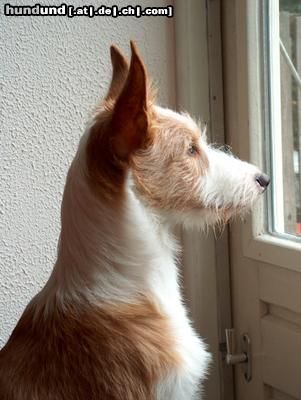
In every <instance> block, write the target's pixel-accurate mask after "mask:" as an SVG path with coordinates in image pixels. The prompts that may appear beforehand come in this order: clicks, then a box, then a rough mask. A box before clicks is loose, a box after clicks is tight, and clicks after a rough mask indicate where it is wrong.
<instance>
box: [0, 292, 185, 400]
mask: <svg viewBox="0 0 301 400" xmlns="http://www.w3.org/2000/svg"><path fill="white" fill-rule="evenodd" d="M179 362H180V360H179V355H178V354H177V353H176V351H175V343H174V339H173V337H172V334H171V328H170V326H169V323H168V321H167V319H166V317H164V316H163V315H162V314H160V312H159V311H158V310H157V309H156V307H155V306H154V305H153V304H151V303H150V302H149V301H147V300H145V301H143V302H142V301H141V302H140V304H124V305H118V307H117V306H113V305H107V306H105V305H102V306H98V307H97V306H91V305H88V304H86V305H85V306H81V307H80V308H77V307H68V308H67V309H65V310H64V311H60V310H59V309H56V310H54V311H53V312H52V313H51V314H50V315H48V316H45V315H42V314H41V315H40V316H39V315H35V309H34V306H33V305H30V306H29V307H27V309H26V310H25V312H24V314H23V316H22V317H21V319H20V321H19V323H18V325H17V326H16V328H15V330H14V331H13V334H12V336H11V338H10V340H9V341H8V343H7V344H6V346H5V347H4V349H2V351H1V352H0V399H1V400H35V399H36V400H43V399H52V400H57V399H58V400H62V399H64V400H82V399H89V400H99V399H110V400H124V399H127V400H137V399H139V400H149V399H152V398H154V393H153V390H154V387H155V383H156V382H157V381H159V380H160V379H161V378H162V377H164V375H165V374H166V372H167V371H168V370H170V369H174V368H176V367H177V364H178V363H179Z"/></svg>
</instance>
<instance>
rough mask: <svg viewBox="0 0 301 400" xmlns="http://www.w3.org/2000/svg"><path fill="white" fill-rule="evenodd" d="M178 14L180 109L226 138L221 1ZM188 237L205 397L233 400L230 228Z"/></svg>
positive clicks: (188, 279)
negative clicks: (226, 355)
mask: <svg viewBox="0 0 301 400" xmlns="http://www.w3.org/2000/svg"><path fill="white" fill-rule="evenodd" d="M175 14H176V15H175V34H176V71H177V79H176V84H177V100H178V101H177V102H178V108H179V109H180V110H187V111H189V112H190V113H191V114H192V115H193V116H194V117H196V118H200V119H201V121H202V122H205V123H207V124H208V127H209V133H211V135H210V136H211V140H213V141H215V142H219V143H224V128H223V121H224V117H223V96H222V92H223V82H222V61H221V60H222V52H221V30H220V29H221V25H220V0H212V1H210V2H209V3H208V2H207V1H206V0H189V1H187V2H183V1H182V0H176V1H175ZM182 239H183V245H184V253H183V277H184V291H185V295H186V298H187V302H188V304H189V308H190V311H191V314H192V317H193V320H194V323H195V325H196V328H197V330H198V332H200V334H201V335H202V336H203V337H205V338H207V343H208V344H209V348H210V351H211V352H212V353H213V365H212V367H211V370H210V374H209V378H208V381H207V383H206V385H205V397H206V398H207V399H214V400H232V399H233V376H232V370H231V368H228V367H225V364H224V362H223V360H222V357H221V353H220V351H219V343H220V342H222V341H224V340H225V339H224V329H225V328H226V327H230V326H231V306H230V283H229V282H230V278H229V263H228V261H229V257H228V239H227V232H225V234H224V235H223V236H222V237H221V238H220V239H219V240H218V241H216V240H215V237H214V235H213V234H212V233H209V234H208V235H207V234H200V233H199V232H183V234H182Z"/></svg>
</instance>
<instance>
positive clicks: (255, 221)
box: [237, 0, 301, 272]
mask: <svg viewBox="0 0 301 400" xmlns="http://www.w3.org/2000/svg"><path fill="white" fill-rule="evenodd" d="M244 3H245V4H244V6H243V7H242V8H241V12H242V16H241V20H240V24H242V23H245V26H246V32H245V33H246V38H245V41H244V39H243V38H241V39H240V40H238V44H237V51H238V57H240V58H242V57H245V65H244V68H241V71H239V73H238V80H239V82H240V83H241V84H238V87H239V88H240V89H239V90H238V92H239V93H238V98H239V101H238V102H237V107H238V114H239V116H238V125H239V131H241V130H247V131H248V133H249V135H248V137H249V143H248V152H249V159H250V161H251V162H253V163H254V164H256V165H259V166H261V167H262V168H263V169H264V168H265V167H266V164H267V163H266V161H267V160H266V159H265V158H266V154H264V153H265V152H264V149H263V145H264V140H263V136H262V133H263V132H267V131H269V129H271V128H272V129H273V127H274V124H275V119H273V118H269V122H268V123H269V124H271V125H270V126H267V122H266V119H265V118H264V115H263V112H264V113H267V112H269V110H267V108H266V104H264V102H263V99H266V95H267V93H266V87H265V85H264V82H263V79H262V77H263V76H264V77H265V79H267V77H266V73H265V74H263V72H264V71H263V60H262V55H263V48H262V35H263V29H262V23H261V22H262V1H260V0H252V1H250V0H244ZM269 3H270V2H269ZM273 3H274V8H273V10H272V12H273V13H275V12H276V11H277V8H276V7H275V3H276V2H275V1H273ZM277 4H278V1H277ZM276 19H277V18H275V19H274V24H273V25H272V26H271V29H270V33H269V35H271V34H275V33H276V34H277V30H278V35H279V23H278V26H277V21H276ZM277 20H278V21H279V19H277ZM254 22H255V23H254ZM254 28H255V29H254ZM273 47H274V48H273V49H272V52H273V54H272V56H271V58H272V60H273V62H274V63H275V64H274V71H273V72H274V74H275V75H274V79H275V76H277V75H278V74H279V78H280V68H279V70H278V71H277V70H276V71H275V69H277V68H278V67H277V63H279V60H280V58H279V55H280V46H275V45H274V46H273ZM276 47H278V49H276ZM276 58H277V60H275V59H276ZM243 82H244V83H243ZM279 82H280V80H279ZM246 83H247V86H246ZM279 86H280V85H279ZM273 97H274V99H273V101H274V102H275V104H274V105H273V107H274V110H273V113H275V112H276V110H277V109H278V110H279V100H280V99H281V97H280V95H279V97H278V104H277V103H276V102H277V99H275V96H273ZM280 107H281V105H280ZM273 113H272V114H271V117H273ZM280 115H281V114H280ZM278 117H279V113H278V116H277V120H278ZM271 119H272V121H271ZM278 123H279V121H278ZM280 128H281V125H278V127H277V128H276V132H277V140H276V142H279V136H280V135H281V130H279V129H280ZM265 139H267V137H265ZM267 143H268V146H269V145H270V142H269V139H268V141H267ZM280 150H281V156H280V155H279V149H278V150H277V152H276V154H277V157H282V145H281V148H280ZM277 162H279V158H277ZM277 172H278V173H279V169H278V170H277ZM275 175H276V174H275V173H274V176H272V179H274V180H275ZM278 187H279V186H278ZM269 190H270V189H268V191H269ZM280 191H281V189H280ZM270 196H271V193H270ZM265 211H266V209H265V202H264V201H263V199H261V201H260V202H259V204H258V205H257V206H256V207H255V209H254V211H253V212H252V213H251V215H250V216H249V217H247V218H246V220H245V221H244V226H243V253H244V255H245V256H246V257H248V258H251V259H255V260H259V261H262V262H266V263H271V264H274V265H277V266H280V267H283V268H287V269H290V270H295V271H299V272H300V271H301V263H300V252H301V243H300V241H298V240H292V239H291V238H292V237H293V238H294V236H293V235H286V234H283V235H282V234H281V235H280V234H278V233H277V234H275V233H274V232H273V233H272V232H269V230H268V224H267V222H268V221H267V218H266V212H265ZM269 218H271V213H270V217H269ZM288 237H289V238H290V239H289V240H288Z"/></svg>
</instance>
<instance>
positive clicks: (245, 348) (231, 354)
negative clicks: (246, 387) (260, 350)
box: [225, 329, 252, 382]
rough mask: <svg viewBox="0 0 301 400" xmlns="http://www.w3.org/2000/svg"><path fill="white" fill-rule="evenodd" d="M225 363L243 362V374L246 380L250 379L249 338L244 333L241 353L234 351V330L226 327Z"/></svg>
mask: <svg viewBox="0 0 301 400" xmlns="http://www.w3.org/2000/svg"><path fill="white" fill-rule="evenodd" d="M225 331H226V358H225V360H226V363H227V364H228V365H235V364H244V369H245V371H244V376H245V379H246V381H247V382H250V381H251V379H252V365H251V340H250V338H249V336H248V335H247V334H246V333H244V334H243V335H242V340H241V349H242V351H241V353H235V330H234V329H226V330H225Z"/></svg>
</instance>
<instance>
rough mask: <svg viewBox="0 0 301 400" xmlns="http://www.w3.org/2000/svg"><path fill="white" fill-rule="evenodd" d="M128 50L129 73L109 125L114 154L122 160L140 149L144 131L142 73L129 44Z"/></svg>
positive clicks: (143, 80)
mask: <svg viewBox="0 0 301 400" xmlns="http://www.w3.org/2000/svg"><path fill="white" fill-rule="evenodd" d="M131 50H132V57H131V65H130V69H129V72H128V76H127V79H126V81H125V84H124V87H123V89H122V91H121V93H120V95H119V97H118V98H117V100H116V104H115V107H114V109H113V114H112V120H111V124H110V130H111V132H112V144H113V149H114V152H115V154H116V155H117V156H118V157H119V158H121V159H124V160H126V159H128V157H129V155H130V154H131V153H132V152H133V151H135V150H137V149H139V148H140V147H141V146H142V145H143V142H144V140H145V138H146V133H147V128H148V116H147V76H146V71H145V67H144V64H143V62H142V60H141V58H140V56H139V54H138V52H137V47H136V45H135V44H134V43H133V42H131Z"/></svg>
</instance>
